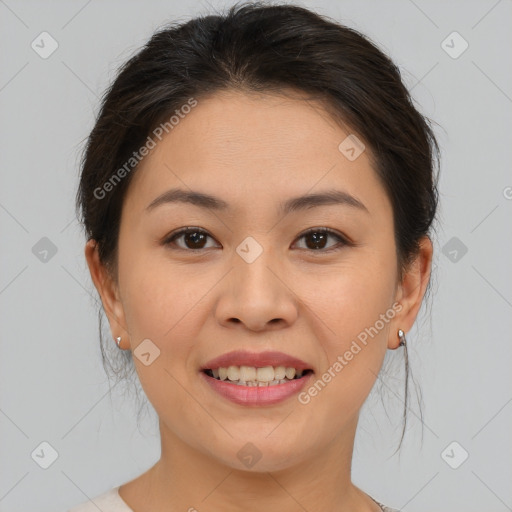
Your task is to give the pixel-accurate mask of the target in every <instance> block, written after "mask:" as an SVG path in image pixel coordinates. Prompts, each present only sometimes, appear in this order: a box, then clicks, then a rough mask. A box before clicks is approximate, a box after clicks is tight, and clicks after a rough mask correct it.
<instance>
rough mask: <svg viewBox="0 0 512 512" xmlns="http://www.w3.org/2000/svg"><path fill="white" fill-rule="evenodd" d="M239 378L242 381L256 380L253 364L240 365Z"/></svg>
mask: <svg viewBox="0 0 512 512" xmlns="http://www.w3.org/2000/svg"><path fill="white" fill-rule="evenodd" d="M240 380H243V381H244V382H249V381H253V380H256V368H254V366H240Z"/></svg>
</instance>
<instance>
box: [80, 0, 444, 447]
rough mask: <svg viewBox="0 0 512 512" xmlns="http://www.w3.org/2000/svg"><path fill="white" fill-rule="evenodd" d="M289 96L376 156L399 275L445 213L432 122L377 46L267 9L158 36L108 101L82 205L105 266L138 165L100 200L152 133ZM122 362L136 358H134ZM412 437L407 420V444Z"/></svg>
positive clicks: (91, 142)
mask: <svg viewBox="0 0 512 512" xmlns="http://www.w3.org/2000/svg"><path fill="white" fill-rule="evenodd" d="M292 89H293V90H296V91H300V92H302V93H306V94H307V95H310V96H311V98H313V99H315V100H319V101H321V103H322V105H323V106H324V107H325V108H326V110H327V111H328V112H329V113H330V114H331V115H332V116H333V118H334V119H335V120H336V121H337V122H338V123H339V124H340V125H341V126H343V127H350V131H351V132H352V133H355V134H357V136H358V137H359V138H360V139H361V140H363V141H364V144H365V145H366V146H367V148H368V149H369V150H370V151H369V154H370V156H371V158H372V163H373V167H374V170H375V172H376V174H377V176H378V177H379V178H380V180H381V182H382V184H383V186H384V188H385V190H386V193H387V194H388V196H389V199H390V201H391V203H392V206H393V218H394V229H395V240H396V247H397V265H398V273H399V276H400V277H402V275H403V271H404V270H405V269H406V268H407V265H408V264H409V263H410V262H411V261H413V260H414V258H415V256H416V255H417V254H418V248H419V245H418V244H419V241H420V239H421V238H422V237H423V236H428V233H429V231H430V229H431V226H432V223H433V220H434V217H435V214H436V209H437V202H438V194H437V175H436V174H435V172H434V171H435V170H436V169H438V166H439V148H438V146H437V142H436V139H435V136H434V134H433V131H432V129H431V128H430V122H429V120H428V119H427V118H425V117H424V116H423V115H421V114H420V113H419V112H418V110H417V109H416V108H415V106H414V104H413V101H412V99H411V96H410V94H409V92H408V90H407V89H406V87H405V86H404V84H403V83H402V79H401V75H400V70H399V69H398V67H397V66H396V65H395V64H394V63H393V62H392V61H391V60H390V59H389V58H388V57H387V56H386V55H385V54H384V53H383V52H382V51H381V50H380V49H379V48H378V47H377V46H376V45H375V44H374V43H372V42H371V41H370V40H369V38H367V37H366V36H364V35H363V34H361V33H359V32H358V31H356V30H354V29H352V28H349V27H346V26H343V25H341V24H340V23H337V22H335V21H334V20H331V19H329V18H327V17H325V16H321V15H319V14H316V13H313V12H311V11H309V10H307V9H306V8H303V7H300V6H296V5H290V4H286V5H276V4H274V5H271V4H267V3H263V2H255V3H250V4H247V3H245V4H242V5H238V4H236V5H234V6H233V7H231V8H230V9H229V10H228V11H227V12H226V13H223V14H215V15H205V16H199V17H196V18H194V19H192V20H190V21H188V22H183V23H173V24H170V25H168V26H166V27H165V28H164V29H162V30H159V31H157V32H156V33H155V34H154V35H153V36H152V37H151V39H150V40H149V41H148V42H147V44H146V45H145V46H144V48H142V49H141V50H140V51H139V52H138V53H136V54H135V55H134V56H133V57H132V58H130V59H129V60H128V61H127V62H126V63H125V64H124V65H123V66H122V67H121V69H120V70H119V72H118V75H117V77H116V79H115V80H114V82H113V83H112V85H111V86H110V87H109V89H108V90H107V91H106V93H105V95H104V97H103V100H102V104H101V109H100V112H99V115H98V117H97V120H96V124H95V126H94V128H93V130H92V132H91V133H90V136H89V138H88V141H87V145H86V147H85V151H84V154H83V158H82V163H81V177H80V184H79V189H78V193H77V198H76V201H77V204H76V206H77V210H78V211H79V212H80V213H81V215H80V213H79V217H80V220H81V222H82V223H83V225H84V228H85V231H86V236H87V238H93V239H95V240H96V241H97V243H98V250H99V256H100V260H101V262H102V263H103V264H104V265H105V266H106V267H107V268H108V269H109V270H111V271H112V272H113V275H116V274H117V272H116V268H117V267H116V262H117V242H118V233H119V224H120V218H121V209H122V205H123V199H124V197H125V194H126V190H127V188H128V186H129V184H130V181H131V178H132V176H133V174H134V172H136V166H134V167H133V170H132V171H131V172H127V173H123V178H122V179H121V180H119V181H118V182H116V183H115V186H113V187H109V192H108V193H106V194H105V195H104V197H101V198H98V196H99V194H98V192H97V191H98V190H99V189H100V188H102V187H104V184H105V183H107V182H108V181H109V180H111V178H112V176H113V175H114V174H115V173H116V172H117V171H118V170H119V169H120V168H122V167H123V166H124V165H126V162H127V161H129V159H130V157H131V156H132V155H133V152H134V151H137V150H138V149H139V148H140V147H142V146H143V145H144V143H145V142H146V140H147V137H148V136H149V135H150V134H151V133H152V131H153V130H154V129H155V128H156V127H157V126H159V125H160V124H161V123H163V122H165V121H167V120H168V119H169V117H170V116H171V115H172V114H173V113H174V112H176V111H177V110H179V109H180V108H181V107H182V106H183V105H184V104H187V102H189V100H190V98H195V99H196V100H197V101H200V100H201V98H206V97H208V96H211V95H213V94H215V93H216V92H219V91H223V90H237V91H241V92H245V93H251V92H256V93H275V94H285V93H286V90H292ZM102 190H104V189H102ZM95 191H96V192H95ZM99 314H100V335H101V311H100V312H99ZM115 350H117V349H115ZM121 352H123V353H125V354H126V355H125V356H124V357H126V360H128V359H130V358H131V353H130V351H121ZM102 354H103V356H104V352H103V348H102ZM406 356H407V353H406ZM104 360H105V358H104ZM406 365H408V360H407V357H406ZM406 369H407V366H406ZM406 375H407V377H406V393H405V400H406V404H405V408H406V409H407V395H408V393H407V382H408V377H409V372H408V371H406ZM406 409H405V410H404V420H406V415H405V413H406ZM404 432H405V422H404V429H403V431H402V438H403V434H404Z"/></svg>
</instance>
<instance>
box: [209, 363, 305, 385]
mask: <svg viewBox="0 0 512 512" xmlns="http://www.w3.org/2000/svg"><path fill="white" fill-rule="evenodd" d="M211 372H212V375H213V377H214V378H216V379H217V378H218V379H220V380H226V379H228V380H229V381H230V382H233V383H234V384H239V385H241V386H259V387H264V386H276V385H277V384H284V383H285V382H289V381H290V380H293V379H294V378H300V377H302V375H303V373H304V371H303V370H296V369H295V368H292V367H285V366H264V367H261V368H256V367H254V366H234V365H232V366H228V367H220V368H215V369H212V370H211Z"/></svg>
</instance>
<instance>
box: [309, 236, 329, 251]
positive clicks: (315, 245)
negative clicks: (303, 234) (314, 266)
mask: <svg viewBox="0 0 512 512" xmlns="http://www.w3.org/2000/svg"><path fill="white" fill-rule="evenodd" d="M326 238H327V236H326V234H325V233H321V232H314V233H310V235H309V237H307V239H308V240H310V239H312V240H313V241H314V243H313V244H312V245H313V246H311V245H310V244H309V243H308V244H307V246H308V249H322V248H323V247H324V246H325V240H326ZM322 242H323V243H322ZM319 243H320V247H319V246H318V244H319Z"/></svg>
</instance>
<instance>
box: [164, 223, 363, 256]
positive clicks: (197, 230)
mask: <svg viewBox="0 0 512 512" xmlns="http://www.w3.org/2000/svg"><path fill="white" fill-rule="evenodd" d="M189 233H200V234H204V235H207V236H209V237H210V238H213V237H212V236H211V235H210V234H209V233H208V232H207V231H205V230H203V229H200V228H195V227H187V228H183V229H180V230H178V231H175V232H173V233H171V234H170V235H169V236H167V237H166V238H165V239H164V240H163V242H162V244H163V245H165V246H170V245H171V244H172V243H173V242H174V241H175V240H176V239H178V238H180V237H182V236H183V235H186V234H189ZM312 233H322V234H327V235H331V236H333V237H334V238H337V239H338V244H336V245H334V246H333V247H330V248H328V249H307V248H306V249H303V250H306V251H309V252H312V253H330V252H333V251H338V250H340V249H342V248H343V247H344V246H352V245H354V244H353V243H352V242H350V241H349V240H348V239H347V238H346V237H344V236H342V235H341V234H339V233H338V232H337V231H334V230H333V229H330V228H310V229H308V230H306V231H304V232H303V233H301V234H300V235H299V236H298V237H297V238H298V239H299V240H300V239H301V238H303V237H305V236H307V235H310V234H312ZM340 244H341V245H340ZM173 249H175V250H181V251H186V252H201V251H204V250H206V249H211V247H207V248H206V249H188V248H183V247H173Z"/></svg>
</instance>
